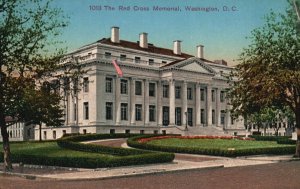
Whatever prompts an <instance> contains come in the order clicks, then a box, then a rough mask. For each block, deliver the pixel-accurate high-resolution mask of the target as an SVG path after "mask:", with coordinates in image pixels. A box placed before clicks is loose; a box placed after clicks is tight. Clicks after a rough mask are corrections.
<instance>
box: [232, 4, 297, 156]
mask: <svg viewBox="0 0 300 189" xmlns="http://www.w3.org/2000/svg"><path fill="white" fill-rule="evenodd" d="M295 13H296V12H295V11H294V6H293V2H291V8H290V9H288V10H287V11H286V13H285V14H275V13H274V12H271V13H270V14H269V15H268V16H267V17H266V23H265V25H264V26H262V27H260V28H257V29H255V30H253V31H252V33H251V36H250V39H251V41H252V43H251V44H250V45H249V46H248V47H247V48H245V49H244V50H243V52H242V54H241V55H240V60H241V63H240V64H239V65H237V66H236V69H235V71H234V72H233V73H232V74H231V77H230V80H231V81H232V84H231V90H230V91H229V95H228V96H229V97H230V99H231V104H232V107H233V109H232V111H233V113H234V114H235V115H243V116H245V115H247V114H248V113H249V112H259V111H260V109H261V107H268V106H269V107H270V106H275V107H278V108H282V107H285V106H287V107H289V108H290V109H291V110H292V111H293V113H294V115H295V118H296V128H297V130H298V131H300V33H299V32H298V29H297V28H298V23H299V22H298V19H297V14H295ZM299 155H300V132H298V142H297V148H296V152H295V156H297V157H299Z"/></svg>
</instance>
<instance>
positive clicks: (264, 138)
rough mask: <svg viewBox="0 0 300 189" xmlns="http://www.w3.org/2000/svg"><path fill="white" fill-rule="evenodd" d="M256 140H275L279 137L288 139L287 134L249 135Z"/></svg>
mask: <svg viewBox="0 0 300 189" xmlns="http://www.w3.org/2000/svg"><path fill="white" fill-rule="evenodd" d="M249 137H251V138H254V139H255V140H257V141H277V140H279V139H289V138H290V137H288V136H260V135H249Z"/></svg>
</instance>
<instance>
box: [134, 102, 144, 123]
mask: <svg viewBox="0 0 300 189" xmlns="http://www.w3.org/2000/svg"><path fill="white" fill-rule="evenodd" d="M135 120H136V121H142V105H141V104H136V105H135Z"/></svg>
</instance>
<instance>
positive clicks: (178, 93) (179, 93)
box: [175, 86, 181, 99]
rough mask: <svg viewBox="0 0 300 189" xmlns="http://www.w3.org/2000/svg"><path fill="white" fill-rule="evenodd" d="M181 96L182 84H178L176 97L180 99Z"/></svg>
mask: <svg viewBox="0 0 300 189" xmlns="http://www.w3.org/2000/svg"><path fill="white" fill-rule="evenodd" d="M180 96H181V87H180V86H176V87H175V98H177V99H179V98H180Z"/></svg>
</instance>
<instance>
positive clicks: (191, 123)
mask: <svg viewBox="0 0 300 189" xmlns="http://www.w3.org/2000/svg"><path fill="white" fill-rule="evenodd" d="M187 112H188V115H187V116H188V117H187V118H188V125H189V126H193V108H188V109H187Z"/></svg>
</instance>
